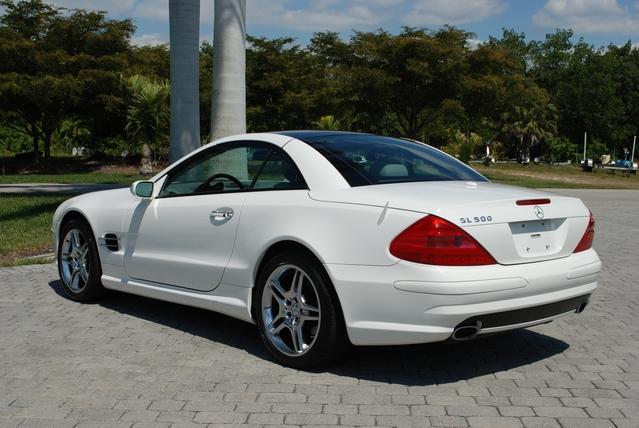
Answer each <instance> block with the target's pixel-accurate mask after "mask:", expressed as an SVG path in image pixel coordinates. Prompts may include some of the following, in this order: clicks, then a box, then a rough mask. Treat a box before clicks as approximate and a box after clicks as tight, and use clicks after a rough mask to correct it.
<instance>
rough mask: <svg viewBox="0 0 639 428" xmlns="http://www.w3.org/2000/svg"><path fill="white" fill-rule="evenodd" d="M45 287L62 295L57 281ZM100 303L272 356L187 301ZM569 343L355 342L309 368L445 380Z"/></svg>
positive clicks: (511, 364)
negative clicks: (339, 356) (334, 358)
mask: <svg viewBox="0 0 639 428" xmlns="http://www.w3.org/2000/svg"><path fill="white" fill-rule="evenodd" d="M49 286H50V287H51V288H52V289H53V290H54V291H55V292H56V293H57V294H58V295H60V296H61V297H63V298H66V296H65V294H64V291H63V290H62V284H61V282H60V281H59V280H56V281H51V282H50V283H49ZM99 304H100V305H101V306H102V307H104V308H108V309H111V310H114V311H116V312H119V313H122V314H126V315H130V316H133V317H137V318H141V319H144V320H147V321H152V322H155V323H158V324H162V325H164V326H167V327H171V328H174V329H177V330H181V331H184V332H186V333H189V334H193V335H197V336H200V337H202V338H205V339H208V340H211V341H213V342H219V343H222V344H224V345H226V346H232V347H237V348H241V349H243V350H244V351H246V352H248V353H249V354H251V355H253V356H255V357H257V358H261V359H266V360H269V361H272V360H273V359H272V357H271V356H270V354H268V352H267V351H266V349H265V348H264V346H263V345H262V342H261V340H260V337H259V334H258V333H257V329H256V327H255V326H254V325H252V324H249V323H246V322H243V321H240V320H236V319H234V318H231V317H228V316H225V315H222V314H218V313H215V312H211V311H207V310H204V309H198V308H192V307H189V306H183V305H178V304H174V303H167V302H162V301H158V300H153V299H149V298H146V297H140V296H135V295H129V294H126V293H118V292H111V293H109V295H108V296H107V297H105V298H104V299H103V300H102V301H100V302H99ZM567 348H568V344H567V343H565V342H563V341H561V340H558V339H555V338H553V337H550V336H546V335H544V334H540V333H537V332H534V331H532V330H525V329H524V330H517V331H514V332H510V333H503V334H497V335H492V336H489V337H486V338H482V339H478V340H474V341H470V342H460V343H431V344H424V345H410V346H383V347H381V346H380V347H357V348H354V349H351V350H350V352H349V355H348V356H347V357H346V358H345V359H344V360H342V361H340V362H338V363H335V364H333V365H331V366H328V367H322V368H320V369H315V370H309V372H310V373H324V372H327V373H332V374H335V375H338V376H347V377H354V378H358V379H363V380H369V381H375V382H385V383H391V384H397V385H407V386H426V385H433V384H446V383H450V382H456V381H459V380H469V379H473V378H476V377H480V376H485V375H490V374H494V373H497V372H501V371H506V370H511V369H516V368H517V367H522V366H526V365H528V364H532V363H535V362H538V361H541V360H544V359H546V358H549V357H552V356H554V355H557V354H560V353H562V352H564V351H565V350H566V349H567Z"/></svg>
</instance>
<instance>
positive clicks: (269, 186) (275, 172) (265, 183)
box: [253, 150, 306, 190]
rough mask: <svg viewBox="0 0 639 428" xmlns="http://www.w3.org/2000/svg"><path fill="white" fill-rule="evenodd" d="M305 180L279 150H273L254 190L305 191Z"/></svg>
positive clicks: (256, 181)
mask: <svg viewBox="0 0 639 428" xmlns="http://www.w3.org/2000/svg"><path fill="white" fill-rule="evenodd" d="M305 187H306V185H305V183H304V179H303V178H302V177H301V176H300V173H299V171H298V169H297V168H296V167H295V165H293V164H292V163H291V161H290V160H288V158H286V157H284V155H282V153H281V152H280V151H279V150H273V151H272V152H271V153H270V156H269V157H268V159H267V160H266V162H265V163H264V167H263V168H262V170H261V171H260V173H259V175H258V176H257V179H256V180H255V184H254V185H253V189H255V190H286V189H304V188H305Z"/></svg>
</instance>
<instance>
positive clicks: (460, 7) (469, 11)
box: [403, 0, 507, 26]
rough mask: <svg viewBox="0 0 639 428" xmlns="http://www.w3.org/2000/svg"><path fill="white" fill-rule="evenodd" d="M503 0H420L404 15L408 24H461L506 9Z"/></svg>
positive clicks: (482, 18) (475, 20)
mask: <svg viewBox="0 0 639 428" xmlns="http://www.w3.org/2000/svg"><path fill="white" fill-rule="evenodd" d="M506 7H507V6H506V3H505V2H504V1H503V0H473V1H466V0H420V1H418V2H415V5H414V6H413V8H412V10H411V11H410V12H409V13H408V14H406V15H405V16H404V18H403V19H404V22H405V23H406V24H408V25H416V26H425V25H444V24H451V25H459V24H466V23H468V22H477V21H482V20H484V19H486V18H488V17H490V16H493V15H499V14H500V13H502V12H504V11H505V10H506Z"/></svg>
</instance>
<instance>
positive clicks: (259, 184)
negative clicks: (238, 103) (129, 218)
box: [160, 143, 306, 197]
mask: <svg viewBox="0 0 639 428" xmlns="http://www.w3.org/2000/svg"><path fill="white" fill-rule="evenodd" d="M303 188H306V184H305V182H304V179H303V178H302V176H301V175H300V173H299V171H298V169H297V168H296V167H295V165H294V164H293V163H292V162H291V161H290V159H288V158H287V157H285V155H283V154H282V153H281V150H280V149H278V148H276V147H274V146H270V145H267V144H261V143H246V144H241V145H238V144H232V145H230V146H228V147H227V148H224V147H215V148H212V149H211V150H208V151H206V152H203V153H201V154H198V155H196V156H194V157H193V158H192V159H189V160H187V161H186V162H185V163H184V165H180V166H179V167H178V168H176V169H175V170H174V171H171V172H170V173H169V176H168V177H167V179H166V183H165V184H164V188H163V189H162V191H161V192H160V197H171V196H188V195H198V194H209V193H229V192H240V191H248V190H279V189H303Z"/></svg>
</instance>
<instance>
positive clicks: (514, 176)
mask: <svg viewBox="0 0 639 428" xmlns="http://www.w3.org/2000/svg"><path fill="white" fill-rule="evenodd" d="M473 168H475V169H476V170H477V171H479V172H480V173H481V174H483V175H485V176H486V177H487V178H489V179H490V180H492V181H494V182H496V183H502V184H512V185H514V186H523V187H534V188H565V189H639V177H638V176H636V175H631V176H630V177H626V176H625V175H622V174H621V173H619V172H617V173H612V172H610V171H605V170H602V169H599V168H595V170H593V172H583V171H582V170H581V168H579V167H576V166H556V165H555V166H550V165H528V166H522V165H518V164H494V165H491V166H489V167H485V166H483V165H481V164H473Z"/></svg>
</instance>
